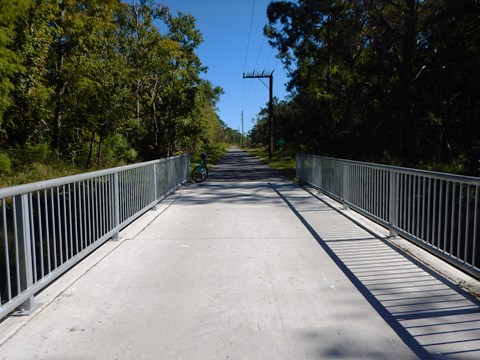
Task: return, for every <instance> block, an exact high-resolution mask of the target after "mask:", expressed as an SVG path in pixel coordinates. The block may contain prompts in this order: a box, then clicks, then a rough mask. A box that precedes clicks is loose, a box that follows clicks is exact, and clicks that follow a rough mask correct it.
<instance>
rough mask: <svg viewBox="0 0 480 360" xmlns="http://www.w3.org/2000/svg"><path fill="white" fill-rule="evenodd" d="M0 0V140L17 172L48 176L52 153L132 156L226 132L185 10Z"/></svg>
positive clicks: (76, 158) (98, 161)
mask: <svg viewBox="0 0 480 360" xmlns="http://www.w3.org/2000/svg"><path fill="white" fill-rule="evenodd" d="M0 9H2V10H1V12H0V144H1V145H2V148H4V149H6V150H7V152H8V153H9V154H10V153H12V154H13V153H14V152H16V154H15V156H14V157H12V159H13V160H12V164H13V165H12V166H13V168H15V172H17V171H20V172H22V171H23V170H24V169H25V170H28V167H29V166H30V167H32V166H33V167H34V168H35V169H36V170H35V169H33V168H30V169H29V171H31V172H32V173H36V174H38V175H47V172H48V171H46V172H45V173H44V174H43V171H42V170H41V168H42V166H45V167H46V169H48V168H49V166H50V160H53V161H54V162H57V165H58V166H59V167H60V168H63V167H65V166H69V165H66V164H72V165H75V166H79V165H80V166H81V165H85V166H86V167H87V168H90V167H98V166H109V165H116V164H122V163H130V162H133V161H137V160H139V159H145V160H147V159H151V158H159V157H163V156H170V155H175V154H178V153H180V152H190V151H197V150H198V149H200V148H208V147H209V146H211V145H212V144H214V143H216V142H218V141H222V140H223V139H224V134H225V133H226V132H227V129H226V127H223V126H222V122H221V120H220V119H219V117H218V115H217V113H216V110H217V109H216V103H217V102H218V100H219V98H220V96H221V94H222V92H223V91H222V89H221V88H219V87H216V86H213V85H212V84H210V83H209V82H207V81H205V80H203V79H201V77H200V75H201V73H202V72H205V71H206V68H205V67H203V66H202V64H201V61H200V59H199V58H198V56H197V54H196V51H197V49H198V46H200V44H201V42H202V35H201V33H200V31H199V30H198V29H197V28H196V24H195V18H194V17H192V16H191V15H188V14H184V13H179V14H177V15H174V14H171V13H170V12H169V11H168V8H167V7H165V6H163V5H158V4H157V2H156V1H154V0H139V1H134V2H132V1H119V0H79V1H77V0H63V1H50V0H18V1H14V2H11V1H4V0H0ZM17 155H18V156H17ZM47 158H49V159H47ZM21 164H23V165H21ZM33 164H36V165H35V166H34V165H33ZM24 179H25V178H24Z"/></svg>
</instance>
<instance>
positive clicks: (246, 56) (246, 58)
mask: <svg viewBox="0 0 480 360" xmlns="http://www.w3.org/2000/svg"><path fill="white" fill-rule="evenodd" d="M254 15H255V0H253V6H252V13H251V15H250V26H249V30H248V38H247V51H246V52H245V62H244V65H243V73H245V71H246V69H247V60H248V50H249V48H250V38H251V36H252V27H253V16H254ZM250 86H251V85H250ZM249 91H250V88H249ZM244 92H245V81H242V110H243V108H244V105H245V102H244V100H245V93H244Z"/></svg>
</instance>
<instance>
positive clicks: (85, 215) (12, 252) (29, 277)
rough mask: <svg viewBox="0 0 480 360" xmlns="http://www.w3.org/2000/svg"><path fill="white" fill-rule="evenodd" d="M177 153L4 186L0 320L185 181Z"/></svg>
mask: <svg viewBox="0 0 480 360" xmlns="http://www.w3.org/2000/svg"><path fill="white" fill-rule="evenodd" d="M189 163H190V157H189V156H188V155H182V156H176V157H171V158H167V159H160V160H154V161H149V162H145V163H141V164H134V165H127V166H121V167H117V168H113V169H107V170H100V171H94V172H90V173H85V174H79V175H72V176H67V177H63V178H57V179H52V180H46V181H40V182H35V183H31V184H25V185H19V186H14V187H10V188H4V189H0V300H1V301H0V319H1V318H3V317H5V316H6V315H8V314H9V313H11V312H12V311H14V310H16V309H23V310H29V309H31V308H32V306H33V303H34V296H35V294H36V293H38V292H39V291H41V290H42V289H43V288H45V286H47V285H48V284H49V283H51V282H52V281H54V280H55V279H57V278H58V277H59V276H61V275H62V274H63V273H65V272H66V271H67V270H68V269H70V268H71V267H72V266H73V265H75V264H76V263H78V262H79V261H81V260H82V259H84V258H85V257H86V256H87V255H88V254H90V253H91V252H92V251H94V250H95V249H96V248H98V247H99V246H101V245H102V244H103V243H104V242H105V241H107V240H108V239H110V238H117V237H118V233H119V231H120V230H121V229H123V228H125V227H126V226H127V225H128V224H130V223H131V222H133V221H134V220H135V219H137V218H138V217H139V216H141V215H142V214H143V213H145V212H146V211H148V210H149V209H150V208H152V207H153V206H155V205H156V204H157V203H158V202H159V201H161V200H162V199H163V198H165V197H166V196H168V195H169V194H171V193H172V192H173V191H175V190H176V189H177V188H178V187H179V186H181V185H182V184H183V183H185V182H186V181H187V179H188V174H189Z"/></svg>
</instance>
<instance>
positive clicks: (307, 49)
mask: <svg viewBox="0 0 480 360" xmlns="http://www.w3.org/2000/svg"><path fill="white" fill-rule="evenodd" d="M479 11H480V3H479V2H478V1H475V0H466V1H454V2H453V1H447V0H440V1H438V0H426V1H420V0H394V1H387V2H381V1H380V2H379V1H363V0H362V1H360V0H358V1H349V2H346V1H339V0H332V1H318V0H299V1H272V2H271V3H270V5H269V6H268V10H267V14H268V18H269V24H268V25H267V26H266V27H265V34H266V36H267V37H268V38H269V39H270V44H271V45H272V46H274V47H276V48H277V49H278V50H279V53H280V58H281V60H282V61H283V63H284V65H285V67H286V68H287V70H288V71H289V73H290V78H291V81H290V83H289V88H290V89H291V90H292V96H291V98H290V99H289V100H288V101H286V102H281V103H276V104H275V108H274V114H275V124H277V127H278V128H277V130H276V131H277V134H276V135H275V136H276V137H277V139H278V137H283V138H285V139H287V138H289V140H288V141H287V143H290V144H295V146H296V147H298V148H300V147H303V148H305V149H307V151H309V152H314V153H322V154H327V155H333V156H338V157H346V158H354V159H358V160H371V161H382V160H383V159H386V160H388V159H395V160H396V161H398V162H400V163H401V164H403V165H409V166H417V165H418V166H430V165H425V164H449V163H452V164H453V163H456V164H459V163H460V164H463V166H464V168H463V171H466V172H469V173H471V174H478V172H479V170H478V168H479V164H478V158H479V157H480V151H479V149H480V147H479V146H478V144H480V135H479V134H480V123H479V122H478V116H479V115H480V102H479V101H478V94H479V90H480V89H479V84H480V66H479V65H480V46H479V43H480V42H479V41H480V30H479V29H480V26H479V25H480V18H479V17H478V16H476V15H474V14H478V12H479ZM264 119H265V116H264V114H263V113H262V112H261V113H260V114H259V118H258V123H257V126H256V127H255V128H254V130H253V131H252V134H251V135H252V138H253V140H254V141H256V142H262V143H265V142H264V141H265V139H264V138H265V134H264V132H265V131H264V129H265V124H264ZM453 168H458V166H456V165H455V166H453Z"/></svg>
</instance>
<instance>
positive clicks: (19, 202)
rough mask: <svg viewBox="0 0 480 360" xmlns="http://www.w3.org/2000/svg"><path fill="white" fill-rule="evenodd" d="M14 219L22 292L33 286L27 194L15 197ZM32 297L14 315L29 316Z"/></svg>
mask: <svg viewBox="0 0 480 360" xmlns="http://www.w3.org/2000/svg"><path fill="white" fill-rule="evenodd" d="M14 201H15V205H16V206H15V210H16V211H15V217H16V219H17V221H16V222H17V229H16V233H17V239H16V241H18V243H17V245H18V262H19V264H18V270H19V278H20V289H18V290H19V292H22V291H24V290H26V289H28V288H29V287H31V286H32V285H33V261H32V237H31V229H30V227H31V225H30V204H29V194H24V195H20V196H15V198H14ZM34 306H35V304H34V297H33V296H31V297H29V298H28V299H27V300H26V301H24V302H23V303H22V304H20V306H19V307H18V308H17V309H18V311H17V312H16V313H15V315H29V314H30V312H31V311H32V310H33V309H34Z"/></svg>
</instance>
